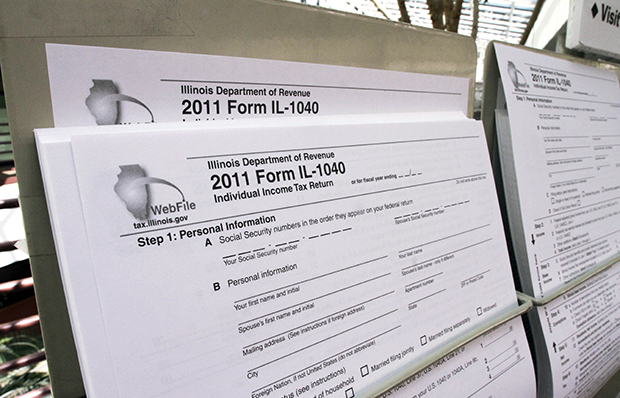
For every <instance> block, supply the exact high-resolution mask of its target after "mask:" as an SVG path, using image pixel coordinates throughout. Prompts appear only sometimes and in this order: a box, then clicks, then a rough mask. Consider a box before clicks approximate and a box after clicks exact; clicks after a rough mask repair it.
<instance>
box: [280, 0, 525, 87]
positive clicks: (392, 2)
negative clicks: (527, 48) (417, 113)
mask: <svg viewBox="0 0 620 398" xmlns="http://www.w3.org/2000/svg"><path fill="white" fill-rule="evenodd" d="M288 1H293V2H295V3H306V4H309V5H313V6H319V7H325V8H331V9H336V10H341V11H345V12H352V13H356V14H362V15H367V16H370V17H375V18H381V19H386V18H387V19H390V20H393V21H398V19H399V18H400V11H399V10H398V3H397V1H396V0H288ZM472 1H473V0H464V1H463V10H462V14H461V19H460V23H459V30H458V33H459V34H462V35H468V36H469V35H471V28H472V14H473V12H472V11H473V3H472ZM405 4H406V5H407V9H408V11H409V17H410V19H411V23H412V24H413V25H418V26H425V27H428V28H432V25H431V20H430V16H429V14H428V6H427V5H426V0H406V3H405ZM535 5H536V0H487V1H484V0H480V13H479V22H478V36H477V38H476V45H477V47H478V70H479V71H481V70H482V62H483V57H484V52H485V50H486V47H487V44H488V43H489V42H490V41H491V40H498V41H504V42H509V43H515V44H518V43H519V41H520V40H521V36H522V35H523V32H524V30H525V27H526V25H527V23H528V21H529V19H530V15H531V14H532V10H533V9H534V6H535ZM477 80H480V77H479V78H478V79H477Z"/></svg>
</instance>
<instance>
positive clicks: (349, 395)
mask: <svg viewBox="0 0 620 398" xmlns="http://www.w3.org/2000/svg"><path fill="white" fill-rule="evenodd" d="M344 396H345V397H346V398H353V397H354V396H355V393H354V392H353V387H351V388H349V389H347V391H345V392H344Z"/></svg>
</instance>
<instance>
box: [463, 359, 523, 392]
mask: <svg viewBox="0 0 620 398" xmlns="http://www.w3.org/2000/svg"><path fill="white" fill-rule="evenodd" d="M523 359H524V357H521V358H519V359H518V360H517V361H515V362H514V363H513V364H511V365H510V366H508V367H507V368H506V369H504V370H502V371H501V372H499V373H498V374H497V375H496V376H495V377H494V378H493V379H491V381H489V382H488V383H487V384H485V385H483V386H482V387H480V388H479V389H477V390H476V391H474V393H473V394H471V395H470V396H469V397H467V398H471V397H473V396H474V395H476V394H478V393H479V392H480V391H482V390H483V389H484V388H485V387H486V386H488V385H489V384H491V383H493V382H494V381H495V380H497V379H499V378H500V377H501V376H502V375H504V374H505V373H506V372H508V371H509V370H510V369H512V368H514V367H515V366H516V365H517V364H518V363H519V362H521V361H523Z"/></svg>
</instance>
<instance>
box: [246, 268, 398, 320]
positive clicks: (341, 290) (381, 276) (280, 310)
mask: <svg viewBox="0 0 620 398" xmlns="http://www.w3.org/2000/svg"><path fill="white" fill-rule="evenodd" d="M390 274H391V272H388V273H386V274H383V275H379V276H375V277H374V278H370V279H366V280H365V281H362V282H358V283H354V284H353V285H349V286H347V287H343V288H342V289H338V290H334V291H333V292H329V293H326V294H324V295H322V296H317V297H315V298H312V299H309V300H306V301H302V302H301V303H297V304H293V305H291V306H289V307H285V308H280V309H279V310H277V311H273V312H270V313H268V314H264V315H261V316H259V317H256V318H253V319H250V320H247V321H244V322H241V323H240V324H239V326H241V325H245V324H246V323H250V322H254V321H256V320H258V319H261V318H264V317H266V316H269V315H273V314H277V313H278V312H282V311H285V310H290V309H291V308H295V307H299V306H300V305H303V304H307V303H309V302H311V301H315V300H320V299H322V298H325V297H328V296H331V295H332V294H336V293H340V292H343V291H345V290H348V289H352V288H354V287H357V286H360V285H363V284H364V283H368V282H372V281H374V280H377V279H381V278H383V277H386V276H388V275H390Z"/></svg>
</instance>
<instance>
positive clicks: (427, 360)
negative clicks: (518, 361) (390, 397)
mask: <svg viewBox="0 0 620 398" xmlns="http://www.w3.org/2000/svg"><path fill="white" fill-rule="evenodd" d="M517 296H518V297H519V306H518V307H516V308H514V309H513V310H511V311H508V312H506V313H505V314H502V315H501V316H498V317H496V318H493V319H491V320H490V321H488V322H486V323H484V324H483V325H480V326H478V327H477V328H475V329H472V330H470V331H469V332H467V333H465V334H463V335H462V336H460V337H458V338H456V339H454V340H452V341H451V342H450V343H449V344H445V345H443V346H442V347H441V349H439V350H436V351H434V352H431V353H430V354H429V355H427V356H425V357H424V358H422V359H421V360H419V361H417V362H415V363H412V364H411V365H409V366H406V367H404V368H402V369H400V370H399V371H398V372H396V373H394V374H392V375H390V376H389V377H387V378H385V379H384V380H382V381H380V382H379V383H377V384H375V385H373V386H372V387H371V388H368V389H367V390H365V391H361V392H360V397H365V398H366V397H367V398H371V397H377V396H379V395H381V394H383V393H384V392H387V391H389V390H390V389H391V388H393V387H394V386H396V385H398V384H399V383H402V382H403V381H405V380H407V379H408V378H410V377H411V376H413V375H415V374H416V373H418V372H420V371H422V370H424V369H425V368H427V367H429V366H431V365H432V364H433V363H435V362H436V361H438V360H440V359H441V358H443V357H445V356H446V355H448V354H450V353H451V352H453V351H455V350H457V349H459V348H461V347H463V346H464V345H465V344H467V343H469V342H471V341H472V340H474V339H476V338H477V337H480V336H482V335H483V334H485V333H487V332H489V331H490V330H493V329H495V328H496V327H498V326H500V325H503V324H504V323H506V322H508V321H510V320H512V319H514V318H516V317H519V316H521V315H524V314H525V313H527V312H528V311H529V310H530V309H531V308H532V306H533V304H532V301H531V300H530V297H529V296H527V295H524V294H521V293H519V292H517Z"/></svg>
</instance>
